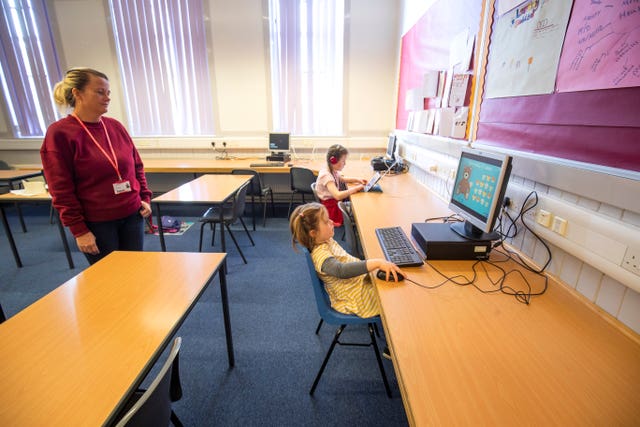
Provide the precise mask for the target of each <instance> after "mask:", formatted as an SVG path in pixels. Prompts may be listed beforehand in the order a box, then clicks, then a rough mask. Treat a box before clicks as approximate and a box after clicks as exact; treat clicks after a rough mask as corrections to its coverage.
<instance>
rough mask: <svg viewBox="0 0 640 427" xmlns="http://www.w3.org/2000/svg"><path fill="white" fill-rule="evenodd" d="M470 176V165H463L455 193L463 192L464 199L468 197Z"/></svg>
mask: <svg viewBox="0 0 640 427" xmlns="http://www.w3.org/2000/svg"><path fill="white" fill-rule="evenodd" d="M470 177H471V166H465V167H464V170H463V172H462V179H461V180H460V182H458V188H457V189H456V195H457V194H463V195H464V198H465V199H469V193H470V192H471V185H472V184H471V181H469V178H470Z"/></svg>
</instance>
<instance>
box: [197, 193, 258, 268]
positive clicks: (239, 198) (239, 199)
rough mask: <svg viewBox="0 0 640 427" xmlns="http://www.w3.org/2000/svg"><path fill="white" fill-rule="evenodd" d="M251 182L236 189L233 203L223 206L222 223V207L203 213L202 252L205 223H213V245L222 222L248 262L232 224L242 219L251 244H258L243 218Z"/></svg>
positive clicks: (201, 225)
mask: <svg viewBox="0 0 640 427" xmlns="http://www.w3.org/2000/svg"><path fill="white" fill-rule="evenodd" d="M249 182H251V181H249ZM249 182H246V183H245V184H243V185H242V187H240V188H239V189H238V191H236V194H235V195H234V196H233V201H232V202H231V204H226V205H225V206H223V207H222V223H220V207H217V206H216V207H213V208H209V209H207V211H206V212H205V213H204V215H202V218H200V223H201V224H200V242H199V243H198V251H199V252H202V233H203V232H204V226H205V224H210V225H211V230H212V231H213V234H212V236H211V246H213V245H214V244H215V238H216V225H217V224H219V223H220V231H221V232H223V230H222V227H226V228H227V231H228V232H229V235H230V236H231V239H232V240H233V243H234V244H235V245H236V248H237V249H238V252H240V256H241V257H242V261H244V263H245V264H246V263H247V259H246V258H245V257H244V254H243V253H242V249H240V246H239V245H238V242H237V240H236V238H235V236H234V235H233V233H232V232H231V228H230V225H231V224H233V223H235V222H236V221H238V220H240V223H242V227H243V228H244V231H245V232H246V233H247V236H248V237H249V240H251V245H252V246H255V245H256V244H255V243H254V242H253V239H252V238H251V234H249V230H247V226H246V225H245V224H244V221H243V219H242V214H243V213H244V207H245V200H246V197H247V189H248V188H249Z"/></svg>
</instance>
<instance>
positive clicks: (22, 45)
mask: <svg viewBox="0 0 640 427" xmlns="http://www.w3.org/2000/svg"><path fill="white" fill-rule="evenodd" d="M0 7H1V8H2V17H1V19H2V22H1V23H0V48H1V49H2V54H0V65H2V67H1V68H0V84H1V85H2V93H4V96H5V102H6V104H7V111H8V113H9V121H10V123H11V127H12V128H13V136H14V137H16V138H26V137H38V136H44V133H45V130H46V128H47V126H49V125H50V124H51V123H53V122H54V121H56V120H57V118H58V111H57V109H56V106H55V103H54V101H53V95H52V89H53V86H54V85H55V83H56V82H58V81H60V80H61V79H62V72H61V71H60V66H59V64H58V60H57V55H56V49H55V46H54V43H53V37H52V35H51V29H50V27H49V19H48V16H47V9H46V7H45V2H44V0H3V1H2V3H1V6H0Z"/></svg>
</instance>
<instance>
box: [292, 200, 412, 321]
mask: <svg viewBox="0 0 640 427" xmlns="http://www.w3.org/2000/svg"><path fill="white" fill-rule="evenodd" d="M289 227H290V229H291V235H292V245H293V247H294V249H295V248H296V244H300V245H302V246H304V247H305V248H307V249H308V250H309V252H310V253H311V258H312V259H313V265H314V266H315V270H316V272H317V273H318V276H319V277H320V279H321V280H322V281H323V282H324V285H325V289H326V291H327V293H328V294H329V299H330V301H331V307H333V309H334V310H336V311H339V312H340V313H344V314H355V315H356V316H360V317H372V316H376V315H378V314H380V305H379V303H378V297H377V295H376V292H375V289H374V287H373V286H374V285H373V283H372V281H371V278H370V276H369V275H368V274H367V273H368V272H370V271H373V270H375V269H380V270H382V271H384V272H385V273H386V274H387V275H388V276H386V277H393V278H394V279H397V277H398V274H402V271H401V270H400V268H398V266H396V265H395V264H393V263H392V262H389V261H387V260H385V259H379V258H376V259H367V260H364V261H362V260H360V259H358V258H356V257H354V256H351V255H349V254H348V253H347V252H346V251H345V250H344V249H343V248H342V247H341V246H340V245H339V244H338V242H336V241H335V240H334V239H333V227H334V225H333V221H332V220H331V219H330V218H329V213H328V212H327V209H326V208H325V207H324V206H323V205H321V204H320V203H307V204H305V205H301V206H298V207H297V208H296V209H295V210H294V211H293V213H292V214H291V218H290V219H289Z"/></svg>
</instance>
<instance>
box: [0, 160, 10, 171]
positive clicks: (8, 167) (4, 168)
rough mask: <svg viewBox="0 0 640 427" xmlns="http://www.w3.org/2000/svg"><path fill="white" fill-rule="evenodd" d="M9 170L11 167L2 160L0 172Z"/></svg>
mask: <svg viewBox="0 0 640 427" xmlns="http://www.w3.org/2000/svg"><path fill="white" fill-rule="evenodd" d="M9 169H11V166H9V164H8V163H7V162H5V161H4V160H0V170H9Z"/></svg>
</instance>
